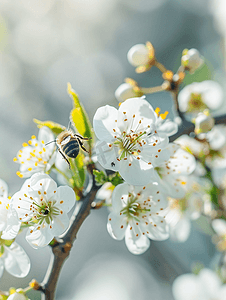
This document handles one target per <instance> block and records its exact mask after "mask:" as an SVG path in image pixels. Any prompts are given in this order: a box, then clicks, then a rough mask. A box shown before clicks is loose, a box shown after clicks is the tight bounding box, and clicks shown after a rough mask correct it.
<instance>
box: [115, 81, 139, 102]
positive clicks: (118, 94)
mask: <svg viewBox="0 0 226 300" xmlns="http://www.w3.org/2000/svg"><path fill="white" fill-rule="evenodd" d="M133 97H136V93H135V91H134V90H133V87H132V86H131V85H130V84H128V83H122V84H121V85H120V86H119V87H118V88H117V90H116V91H115V98H116V99H117V100H118V102H123V101H125V100H126V99H129V98H133Z"/></svg>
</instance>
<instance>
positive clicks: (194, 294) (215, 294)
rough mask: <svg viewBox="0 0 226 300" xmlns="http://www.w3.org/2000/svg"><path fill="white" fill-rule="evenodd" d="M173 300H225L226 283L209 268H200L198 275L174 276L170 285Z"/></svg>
mask: <svg viewBox="0 0 226 300" xmlns="http://www.w3.org/2000/svg"><path fill="white" fill-rule="evenodd" d="M172 291H173V296H174V298H175V300H191V299H192V300H213V299H214V300H226V284H224V285H222V283H221V281H220V279H219V277H218V276H217V275H216V273H215V272H213V271H212V270H210V269H206V268H205V269H202V270H201V271H200V273H199V274H198V275H194V274H184V275H181V276H179V277H177V278H176V280H175V281H174V283H173V286H172Z"/></svg>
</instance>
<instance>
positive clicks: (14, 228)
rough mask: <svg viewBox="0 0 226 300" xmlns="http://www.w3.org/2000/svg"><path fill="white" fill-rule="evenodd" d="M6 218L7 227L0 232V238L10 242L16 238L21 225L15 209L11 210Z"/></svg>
mask: <svg viewBox="0 0 226 300" xmlns="http://www.w3.org/2000/svg"><path fill="white" fill-rule="evenodd" d="M7 217H8V218H7V226H6V228H5V229H4V231H3V232H2V236H1V238H2V239H5V240H11V239H14V238H15V237H16V236H17V234H18V232H19V230H20V225H21V223H20V222H19V220H18V215H17V212H16V210H15V209H12V208H11V209H10V210H9V212H8V215H7Z"/></svg>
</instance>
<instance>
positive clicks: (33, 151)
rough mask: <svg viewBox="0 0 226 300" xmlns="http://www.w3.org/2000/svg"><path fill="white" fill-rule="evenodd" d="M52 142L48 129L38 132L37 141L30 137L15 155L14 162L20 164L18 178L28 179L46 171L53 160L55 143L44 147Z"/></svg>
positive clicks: (43, 128)
mask: <svg viewBox="0 0 226 300" xmlns="http://www.w3.org/2000/svg"><path fill="white" fill-rule="evenodd" d="M53 140H54V135H53V133H52V131H51V130H50V129H49V128H48V127H42V128H40V130H39V135H38V139H37V138H36V137H35V136H34V135H32V137H31V139H30V140H29V141H28V143H23V148H22V149H20V150H19V151H18V153H17V156H16V157H15V158H14V161H15V162H17V163H19V164H20V169H19V171H18V172H17V175H18V176H19V177H30V176H31V175H32V174H34V173H37V172H46V171H48V170H49V169H50V168H51V166H52V165H53V163H54V160H55V151H54V147H55V143H51V144H49V145H48V146H45V143H47V142H49V141H53Z"/></svg>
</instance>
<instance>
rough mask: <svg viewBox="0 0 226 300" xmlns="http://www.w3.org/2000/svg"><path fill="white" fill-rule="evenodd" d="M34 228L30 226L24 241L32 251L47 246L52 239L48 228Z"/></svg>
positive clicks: (51, 233)
mask: <svg viewBox="0 0 226 300" xmlns="http://www.w3.org/2000/svg"><path fill="white" fill-rule="evenodd" d="M37 227H38V226H37V225H36V226H31V227H30V228H29V229H28V231H27V234H26V240H27V241H28V243H29V244H30V245H31V247H33V248H34V249H38V248H40V247H45V246H47V245H48V244H49V243H50V242H51V241H52V239H53V238H54V235H53V232H52V231H51V230H50V228H49V227H48V226H43V225H41V229H40V230H38V229H37Z"/></svg>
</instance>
